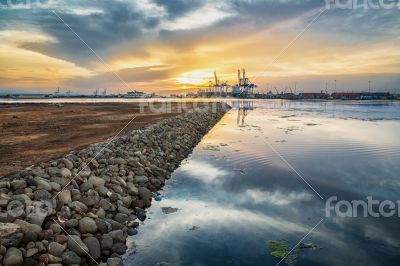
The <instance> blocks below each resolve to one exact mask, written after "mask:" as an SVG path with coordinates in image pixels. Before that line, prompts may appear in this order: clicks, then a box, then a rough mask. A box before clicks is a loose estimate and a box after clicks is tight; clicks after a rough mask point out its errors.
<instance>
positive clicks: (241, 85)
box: [232, 69, 257, 98]
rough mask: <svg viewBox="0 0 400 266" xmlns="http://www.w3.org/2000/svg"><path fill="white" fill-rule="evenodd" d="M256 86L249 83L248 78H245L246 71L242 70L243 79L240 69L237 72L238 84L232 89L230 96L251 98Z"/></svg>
mask: <svg viewBox="0 0 400 266" xmlns="http://www.w3.org/2000/svg"><path fill="white" fill-rule="evenodd" d="M255 88H257V85H256V84H254V83H251V82H250V80H249V79H248V78H246V70H245V69H243V77H242V76H241V74H240V69H239V70H238V83H237V84H236V85H235V86H233V87H232V96H236V97H242V98H251V97H252V96H253V95H254V89H255Z"/></svg>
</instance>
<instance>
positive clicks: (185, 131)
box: [0, 103, 229, 266]
mask: <svg viewBox="0 0 400 266" xmlns="http://www.w3.org/2000/svg"><path fill="white" fill-rule="evenodd" d="M228 108H229V107H228V106H226V105H225V104H220V103H218V104H210V105H209V106H206V107H205V108H202V109H200V110H198V109H197V110H192V111H190V112H187V113H183V114H181V115H178V116H175V117H171V118H167V119H164V120H162V121H160V122H158V123H156V124H152V125H150V126H148V127H146V128H144V129H140V130H134V131H132V132H128V133H125V134H124V135H123V136H117V137H115V138H112V139H109V140H107V141H105V142H102V143H98V144H94V145H91V146H89V147H88V148H85V149H83V150H79V151H73V152H70V153H69V154H67V155H65V156H63V157H61V158H58V159H54V160H51V161H48V162H42V163H39V164H37V165H35V166H32V167H30V168H28V169H25V170H22V171H19V172H18V173H16V174H14V175H12V176H8V177H6V178H3V179H0V265H6V266H13V265H98V264H100V265H101V264H104V265H121V263H122V261H121V258H120V256H121V255H123V254H124V253H125V252H126V250H127V246H126V239H127V237H128V236H131V235H135V234H136V233H137V229H138V226H139V225H140V222H141V221H144V220H145V219H146V208H147V207H149V206H150V205H151V201H152V198H153V197H154V193H155V192H157V191H158V190H160V189H161V188H162V187H163V186H164V184H165V181H166V180H167V179H168V178H169V177H170V176H171V173H172V172H173V171H174V170H175V169H176V168H177V167H178V166H179V165H180V163H181V161H182V160H183V159H185V158H186V157H187V156H188V155H189V154H190V153H191V151H192V150H193V148H194V147H195V146H196V145H197V144H198V143H199V142H200V140H201V139H202V137H203V136H204V135H205V134H206V133H207V132H208V131H209V130H210V129H211V128H212V127H213V126H214V125H215V123H217V122H218V121H219V120H220V119H221V117H222V116H223V115H224V113H225V112H226V110H227V109H228ZM60 138H62V132H61V133H60Z"/></svg>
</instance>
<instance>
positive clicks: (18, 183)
mask: <svg viewBox="0 0 400 266" xmlns="http://www.w3.org/2000/svg"><path fill="white" fill-rule="evenodd" d="M11 187H12V189H13V190H17V189H24V188H26V187H27V184H26V181H25V180H13V181H11Z"/></svg>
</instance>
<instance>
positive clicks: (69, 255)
mask: <svg viewBox="0 0 400 266" xmlns="http://www.w3.org/2000/svg"><path fill="white" fill-rule="evenodd" d="M62 261H63V264H64V265H79V264H81V258H80V257H79V256H78V255H77V254H76V253H75V252H73V251H67V252H64V254H63V255H62Z"/></svg>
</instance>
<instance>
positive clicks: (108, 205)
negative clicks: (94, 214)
mask: <svg viewBox="0 0 400 266" xmlns="http://www.w3.org/2000/svg"><path fill="white" fill-rule="evenodd" d="M99 206H100V207H101V208H102V209H103V210H105V211H115V210H116V207H115V205H114V204H112V203H111V202H109V201H108V200H106V199H101V200H100V201H99Z"/></svg>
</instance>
